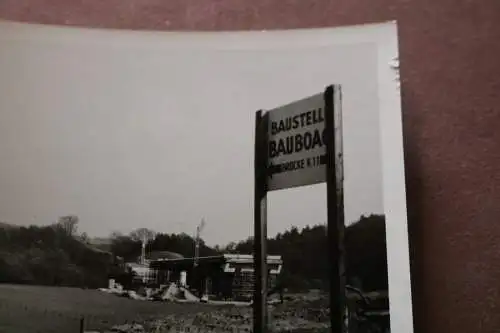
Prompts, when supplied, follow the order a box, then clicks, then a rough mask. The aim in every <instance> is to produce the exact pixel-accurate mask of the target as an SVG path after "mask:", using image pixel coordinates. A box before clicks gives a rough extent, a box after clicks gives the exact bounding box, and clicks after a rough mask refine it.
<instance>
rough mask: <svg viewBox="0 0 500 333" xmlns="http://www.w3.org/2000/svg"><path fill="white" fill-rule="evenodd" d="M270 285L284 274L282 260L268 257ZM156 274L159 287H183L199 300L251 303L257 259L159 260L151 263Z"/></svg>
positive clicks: (222, 257) (200, 258)
mask: <svg viewBox="0 0 500 333" xmlns="http://www.w3.org/2000/svg"><path fill="white" fill-rule="evenodd" d="M267 263H268V267H269V285H270V286H273V285H274V284H275V281H276V277H277V276H278V275H279V274H280V273H281V269H282V266H283V261H282V259H281V256H268V257H267ZM150 268H151V270H153V271H155V272H156V273H155V274H156V283H157V284H168V283H170V282H180V280H183V283H185V284H187V286H188V287H189V288H190V289H191V290H193V291H195V293H197V294H198V295H199V297H201V296H203V295H205V294H206V295H210V297H211V298H214V299H232V300H249V299H251V298H252V293H253V286H254V269H253V256H252V255H247V254H246V255H242V254H223V255H219V256H210V257H199V258H197V264H196V265H195V258H182V259H159V260H154V261H151V262H150Z"/></svg>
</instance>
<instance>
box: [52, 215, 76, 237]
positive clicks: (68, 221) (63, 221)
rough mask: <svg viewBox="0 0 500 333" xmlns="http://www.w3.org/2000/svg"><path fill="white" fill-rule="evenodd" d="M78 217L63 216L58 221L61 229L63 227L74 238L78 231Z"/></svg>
mask: <svg viewBox="0 0 500 333" xmlns="http://www.w3.org/2000/svg"><path fill="white" fill-rule="evenodd" d="M78 221H79V219H78V216H76V215H66V216H61V217H60V218H59V220H58V221H57V224H58V225H59V227H61V228H62V229H63V230H64V231H65V232H66V234H67V235H68V236H73V235H75V234H76V231H77V229H78Z"/></svg>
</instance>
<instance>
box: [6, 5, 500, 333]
mask: <svg viewBox="0 0 500 333" xmlns="http://www.w3.org/2000/svg"><path fill="white" fill-rule="evenodd" d="M0 18H3V19H10V20H17V21H28V22H37V23H50V24H67V25H77V26H92V27H103V28H126V29H155V30H241V29H277V28H279V29H284V28H304V27H327V26H339V25H353V24H362V23H369V22H380V21H387V20H397V21H398V24H399V32H400V55H401V58H400V59H401V60H400V61H401V78H402V95H403V117H404V124H403V127H404V136H405V149H406V161H405V162H406V170H407V171H406V172H407V192H408V196H407V197H408V213H409V224H410V225H409V227H410V243H411V247H412V248H411V252H412V274H413V276H412V279H413V285H414V290H413V296H414V315H415V328H416V332H426V333H427V332H428V333H447V332H454V333H456V332H467V333H479V332H499V331H500V311H499V310H500V309H499V303H500V290H499V287H500V248H499V247H500V237H499V236H500V172H499V171H500V134H499V132H500V113H499V110H498V107H499V105H500V1H499V0H481V1H479V0H476V1H472V0H468V1H467V0H418V1H417V0H413V1H410V0H371V1H360V0H357V1H355V0H338V1H326V0H308V1H306V0H279V1H278V0H275V1H271V0H252V1H249V0H212V1H210V0H196V1H195V0H141V1H139V0H73V1H67V0H66V1H65V0H33V1H23V0H2V1H0ZM0 47H1V46H0ZM0 75H1V74H0ZM394 333H398V332H394Z"/></svg>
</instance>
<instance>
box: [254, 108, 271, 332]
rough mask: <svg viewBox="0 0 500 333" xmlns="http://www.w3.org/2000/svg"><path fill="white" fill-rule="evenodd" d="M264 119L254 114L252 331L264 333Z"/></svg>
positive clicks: (265, 250) (259, 112) (265, 222)
mask: <svg viewBox="0 0 500 333" xmlns="http://www.w3.org/2000/svg"><path fill="white" fill-rule="evenodd" d="M267 119H268V117H267V116H266V115H264V116H263V115H262V111H260V110H259V111H257V113H256V115H255V156H254V158H255V160H254V169H255V170H254V177H255V179H254V186H255V188H254V195H255V198H254V258H253V260H254V274H255V275H254V277H255V285H254V296H253V332H255V333H266V332H267V249H266V245H267V244H266V243H267V186H266V184H267V130H268V128H267Z"/></svg>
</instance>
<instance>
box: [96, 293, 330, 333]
mask: <svg viewBox="0 0 500 333" xmlns="http://www.w3.org/2000/svg"><path fill="white" fill-rule="evenodd" d="M328 320H329V318H328V303H327V301H326V299H316V300H308V301H304V300H303V299H294V300H290V301H288V302H285V303H284V304H279V305H273V306H269V329H270V332H293V333H308V332H319V333H322V332H328V327H329V321H328ZM109 332H120V333H174V332H176V333H178V332H190V333H194V332H213V333H226V332H227V333H229V332H231V333H235V332H252V308H251V307H238V306H218V307H215V306H214V308H213V310H212V311H205V312H199V313H186V314H184V315H179V314H175V315H167V316H165V317H163V318H161V319H157V320H154V321H150V322H147V323H141V324H140V325H139V324H128V325H121V326H115V327H113V328H112V330H111V331H109ZM106 333H107V332H106Z"/></svg>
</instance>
